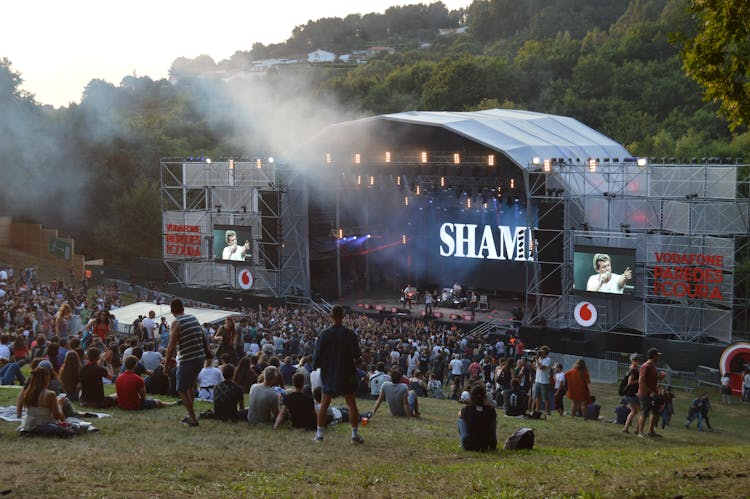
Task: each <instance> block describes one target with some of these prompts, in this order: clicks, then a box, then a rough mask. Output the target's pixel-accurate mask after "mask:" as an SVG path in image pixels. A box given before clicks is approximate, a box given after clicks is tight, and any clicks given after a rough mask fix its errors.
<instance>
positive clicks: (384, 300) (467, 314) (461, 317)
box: [331, 293, 522, 329]
mask: <svg viewBox="0 0 750 499" xmlns="http://www.w3.org/2000/svg"><path fill="white" fill-rule="evenodd" d="M331 304H332V305H343V306H344V307H348V308H349V309H351V310H352V311H353V312H361V313H365V314H368V315H395V316H398V317H404V318H410V319H419V318H424V315H423V314H424V310H425V305H424V298H423V297H420V300H419V301H418V302H416V303H412V306H411V309H408V308H405V307H404V304H403V303H402V302H401V301H400V297H399V294H398V293H395V294H393V293H391V294H386V293H369V294H352V295H348V296H343V297H341V298H339V299H337V300H333V301H331ZM514 307H522V303H521V302H520V301H519V300H512V299H509V298H500V297H490V298H489V310H476V311H474V313H472V312H471V311H469V310H466V309H465V308H457V307H447V306H441V305H439V304H437V303H433V306H432V309H433V315H432V320H436V321H443V322H454V323H456V324H460V325H461V326H462V327H463V328H464V329H467V328H468V329H472V328H473V327H474V326H475V325H478V324H481V323H483V322H486V321H491V320H497V321H499V322H500V323H501V324H507V325H508V326H509V325H510V323H511V319H512V315H513V313H512V310H513V308H514Z"/></svg>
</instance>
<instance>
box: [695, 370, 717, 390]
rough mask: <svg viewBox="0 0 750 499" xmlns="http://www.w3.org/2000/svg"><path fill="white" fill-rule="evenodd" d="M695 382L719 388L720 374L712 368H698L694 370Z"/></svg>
mask: <svg viewBox="0 0 750 499" xmlns="http://www.w3.org/2000/svg"><path fill="white" fill-rule="evenodd" d="M695 380H696V382H697V383H700V384H701V385H709V386H715V387H718V388H721V372H720V371H719V370H718V369H714V368H713V367H706V366H698V367H696V368H695Z"/></svg>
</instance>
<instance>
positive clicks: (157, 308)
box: [111, 302, 242, 333]
mask: <svg viewBox="0 0 750 499" xmlns="http://www.w3.org/2000/svg"><path fill="white" fill-rule="evenodd" d="M149 310H153V311H154V312H156V322H157V324H158V323H159V322H160V321H161V318H162V317H166V318H167V324H172V321H173V320H174V316H173V315H172V312H170V309H169V304H166V305H156V304H154V303H150V302H138V303H133V304H132V305H127V306H125V307H120V308H116V309H114V310H112V311H111V313H112V314H113V315H114V316H115V317H117V329H118V332H121V333H126V332H128V330H129V328H130V327H131V326H132V325H133V322H134V321H135V320H136V319H137V318H138V316H139V315H142V316H143V317H148V312H149ZM185 313H186V314H190V315H194V316H195V318H196V319H198V322H200V323H201V324H203V323H204V322H208V323H212V322H218V321H223V320H224V319H225V318H226V317H229V316H240V315H242V314H239V313H237V312H232V311H229V310H220V309H211V308H195V307H185Z"/></svg>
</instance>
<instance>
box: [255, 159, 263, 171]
mask: <svg viewBox="0 0 750 499" xmlns="http://www.w3.org/2000/svg"><path fill="white" fill-rule="evenodd" d="M255 168H257V169H259V170H260V169H261V168H263V160H262V159H260V158H257V159H256V160H255Z"/></svg>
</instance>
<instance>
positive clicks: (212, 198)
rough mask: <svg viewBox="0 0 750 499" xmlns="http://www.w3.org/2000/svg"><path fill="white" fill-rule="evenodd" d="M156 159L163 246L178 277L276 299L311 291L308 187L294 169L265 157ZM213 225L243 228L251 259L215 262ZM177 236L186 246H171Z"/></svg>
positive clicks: (188, 283)
mask: <svg viewBox="0 0 750 499" xmlns="http://www.w3.org/2000/svg"><path fill="white" fill-rule="evenodd" d="M160 165H161V168H160V170H161V206H162V230H163V239H162V240H163V248H162V251H163V258H164V262H165V264H166V267H167V268H168V270H169V272H170V274H171V275H172V276H173V277H174V282H175V283H178V284H180V285H183V286H190V287H206V288H215V289H225V290H233V291H238V292H245V293H249V294H255V295H261V296H272V297H275V298H281V297H285V296H289V295H295V296H303V297H309V296H310V278H309V263H308V262H309V258H308V254H307V251H308V250H307V187H306V183H305V180H304V178H303V177H302V176H301V175H300V174H299V173H298V172H296V171H295V170H294V169H293V168H291V167H290V166H289V165H286V164H284V163H283V162H278V161H276V162H274V160H273V158H266V157H257V158H252V159H223V160H219V161H211V160H210V159H208V158H163V159H162V160H161V162H160ZM216 226H222V227H230V226H232V227H234V226H236V227H242V228H245V229H246V230H248V231H249V232H250V233H251V234H252V241H250V243H251V247H250V253H251V255H252V257H251V260H250V261H248V262H237V263H228V262H226V261H217V258H216V255H214V247H215V246H214V228H215V227H216ZM175 231H176V232H175ZM175 238H177V239H175ZM175 240H177V241H180V242H183V241H187V242H188V243H190V244H189V245H181V246H180V245H178V246H177V249H178V250H179V251H176V250H175V246H171V245H170V243H169V241H175ZM185 248H187V249H185ZM243 270H244V271H245V273H246V272H247V271H249V272H250V273H251V274H252V278H253V279H252V281H251V283H250V286H248V282H247V281H245V282H244V283H243V282H240V280H239V277H238V276H239V272H240V271H243ZM243 284H244V286H243ZM248 288H249V289H248Z"/></svg>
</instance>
